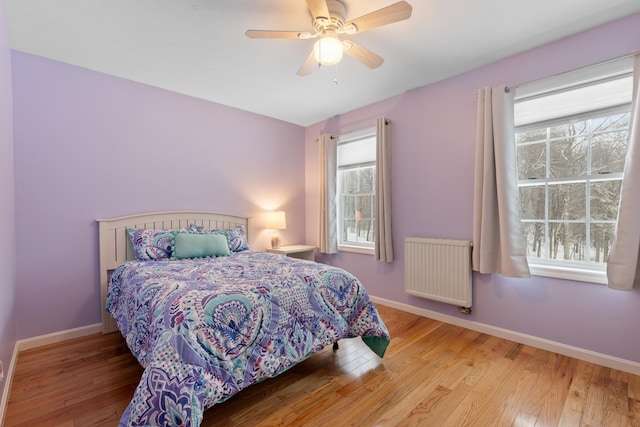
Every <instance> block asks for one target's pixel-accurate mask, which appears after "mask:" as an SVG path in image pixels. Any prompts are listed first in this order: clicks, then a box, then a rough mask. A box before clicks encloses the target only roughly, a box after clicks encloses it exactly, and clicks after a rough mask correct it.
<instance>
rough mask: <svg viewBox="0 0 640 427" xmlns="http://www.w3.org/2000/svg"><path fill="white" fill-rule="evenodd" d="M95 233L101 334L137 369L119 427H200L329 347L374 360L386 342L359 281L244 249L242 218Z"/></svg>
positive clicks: (158, 217) (115, 226) (183, 216)
mask: <svg viewBox="0 0 640 427" xmlns="http://www.w3.org/2000/svg"><path fill="white" fill-rule="evenodd" d="M98 222H99V236H100V239H99V240H100V270H101V272H100V281H101V297H102V307H103V329H104V332H105V333H108V332H113V331H116V330H120V332H121V333H122V335H123V336H124V338H125V339H126V341H127V345H128V346H129V348H130V350H131V352H132V353H133V355H134V356H135V357H136V358H137V359H138V361H139V362H140V364H141V365H142V366H143V368H144V372H143V374H142V378H141V380H140V383H139V384H138V387H137V388H136V391H135V393H134V396H133V399H132V400H131V402H130V404H129V406H128V407H127V408H126V410H125V411H124V414H123V415H122V419H121V421H120V425H121V426H139V425H145V426H154V425H170V426H172V425H181V426H198V425H200V423H201V421H202V417H203V412H204V410H205V409H207V408H209V407H211V406H213V405H215V404H216V403H219V402H223V401H225V400H226V399H228V398H230V397H231V396H233V395H234V394H235V393H237V392H238V391H240V390H242V389H244V388H246V387H248V386H250V385H251V384H254V383H257V382H260V381H262V380H264V379H267V378H272V377H274V376H277V375H278V374H280V373H282V372H284V371H286V370H287V369H289V368H290V367H292V366H294V365H295V364H297V363H299V362H301V361H302V360H305V359H306V358H308V357H309V356H310V355H312V354H313V353H315V352H317V351H319V350H321V349H322V348H324V347H325V346H327V345H332V344H335V343H337V342H338V340H339V339H343V338H355V337H361V339H362V340H363V341H364V342H365V343H366V344H367V345H368V346H369V348H370V349H371V350H372V351H373V352H375V353H376V354H377V355H378V356H379V357H383V355H384V352H385V349H386V347H387V345H388V343H389V334H388V332H387V329H386V327H385V325H384V323H383V321H382V320H381V319H380V317H379V315H378V312H377V310H376V308H375V306H374V304H373V302H372V301H371V299H370V297H369V295H368V293H367V291H366V290H365V288H364V287H363V286H362V284H361V283H360V282H359V281H358V279H357V278H356V277H354V276H353V275H351V274H350V273H348V272H346V271H344V270H342V269H339V268H336V267H332V266H328V265H325V264H320V263H316V262H313V261H306V260H300V259H296V258H289V257H285V256H282V255H277V254H270V253H266V252H258V251H253V250H251V249H249V245H248V242H249V238H248V237H249V236H248V233H249V232H250V219H249V218H246V217H240V216H235V215H226V214H217V213H211V212H161V213H151V214H142V215H133V216H128V217H120V218H114V219H106V220H98ZM132 242H133V244H132ZM167 242H170V243H167Z"/></svg>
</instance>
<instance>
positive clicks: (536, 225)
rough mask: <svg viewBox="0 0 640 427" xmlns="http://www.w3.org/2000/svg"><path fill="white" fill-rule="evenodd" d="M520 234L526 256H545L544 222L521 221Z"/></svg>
mask: <svg viewBox="0 0 640 427" xmlns="http://www.w3.org/2000/svg"><path fill="white" fill-rule="evenodd" d="M522 235H523V236H524V247H525V250H526V252H527V256H528V257H536V258H545V257H546V256H547V254H546V251H545V248H544V242H545V238H544V222H524V223H522Z"/></svg>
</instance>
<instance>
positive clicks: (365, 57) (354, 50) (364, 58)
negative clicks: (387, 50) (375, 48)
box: [342, 40, 384, 69]
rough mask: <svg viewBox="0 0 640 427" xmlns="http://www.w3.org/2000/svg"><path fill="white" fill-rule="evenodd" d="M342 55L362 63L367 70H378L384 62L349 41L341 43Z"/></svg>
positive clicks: (377, 56)
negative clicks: (344, 54)
mask: <svg viewBox="0 0 640 427" xmlns="http://www.w3.org/2000/svg"><path fill="white" fill-rule="evenodd" d="M342 45H343V46H344V53H346V54H347V55H349V56H351V57H353V58H355V59H357V60H358V61H360V62H362V63H363V64H364V65H366V66H367V67H369V68H372V69H373V68H378V67H379V66H381V65H382V63H383V62H384V58H383V57H381V56H379V55H376V54H375V53H373V52H371V51H370V50H369V49H365V48H364V47H362V46H360V45H359V44H356V43H354V42H352V41H350V40H344V41H343V42H342Z"/></svg>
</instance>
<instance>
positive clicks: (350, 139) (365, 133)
mask: <svg viewBox="0 0 640 427" xmlns="http://www.w3.org/2000/svg"><path fill="white" fill-rule="evenodd" d="M370 138H373V139H374V142H375V140H376V138H377V135H376V127H375V126H367V127H363V128H359V129H356V130H353V131H349V132H344V133H341V134H340V135H338V140H337V145H338V156H337V172H336V173H337V177H336V183H337V191H336V211H337V223H338V250H339V251H343V252H354V253H359V254H366V255H374V253H375V248H374V245H375V241H372V242H371V243H366V242H365V243H357V242H350V241H345V240H343V231H344V229H343V227H344V223H345V219H344V217H343V206H342V204H343V202H342V197H343V193H342V173H341V172H342V171H346V170H349V169H355V168H363V167H373V168H374V170H375V168H376V160H373V161H371V160H368V161H363V162H358V163H351V164H349V165H347V166H344V165H341V161H340V154H339V153H340V146H341V145H344V144H350V143H355V142H357V141H362V140H363V139H370ZM372 154H373V159H375V156H376V153H375V144H374V152H373V153H372ZM368 157H371V153H369V156H368ZM374 176H375V174H374ZM370 193H371V194H372V195H373V200H372V204H373V206H372V216H373V218H371V220H372V221H373V223H372V228H373V230H375V220H376V219H375V179H374V182H373V183H372V191H371V192H370ZM373 232H374V231H373ZM374 239H375V232H374Z"/></svg>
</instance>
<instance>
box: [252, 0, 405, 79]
mask: <svg viewBox="0 0 640 427" xmlns="http://www.w3.org/2000/svg"><path fill="white" fill-rule="evenodd" d="M306 1H307V6H308V7H309V11H310V12H311V16H312V17H313V28H314V29H315V32H309V31H271V30H248V31H247V32H246V33H245V34H246V35H247V37H250V38H253V39H302V40H307V39H316V38H317V39H318V40H317V41H316V42H315V44H314V46H313V49H312V50H311V52H310V53H309V55H308V56H307V59H306V60H305V61H304V62H303V64H302V66H301V67H300V69H299V70H298V75H300V76H306V75H308V74H310V73H311V71H313V68H314V65H315V64H316V63H318V64H322V65H334V64H337V63H338V62H340V60H341V59H342V54H343V53H346V54H347V55H349V56H351V57H353V58H355V59H357V60H358V61H360V62H361V63H363V64H364V65H366V66H367V67H369V68H377V67H379V66H380V65H382V63H383V62H384V58H382V57H381V56H379V55H376V54H375V53H373V52H371V51H370V50H368V49H365V48H364V47H362V46H360V45H358V44H356V43H354V42H352V41H350V40H340V39H339V38H338V36H339V35H341V34H348V35H351V34H357V33H362V32H363V31H367V30H370V29H372V28H377V27H380V26H383V25H387V24H391V23H394V22H398V21H403V20H405V19H408V18H409V17H410V16H411V11H412V7H411V5H410V4H409V3H407V2H406V1H399V2H397V3H394V4H392V5H390V6H387V7H383V8H381V9H378V10H376V11H374V12H371V13H369V14H367V15H363V16H361V17H359V18H356V19H353V20H351V21H347V22H345V14H346V7H345V5H344V3H343V2H342V1H340V0H306Z"/></svg>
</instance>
